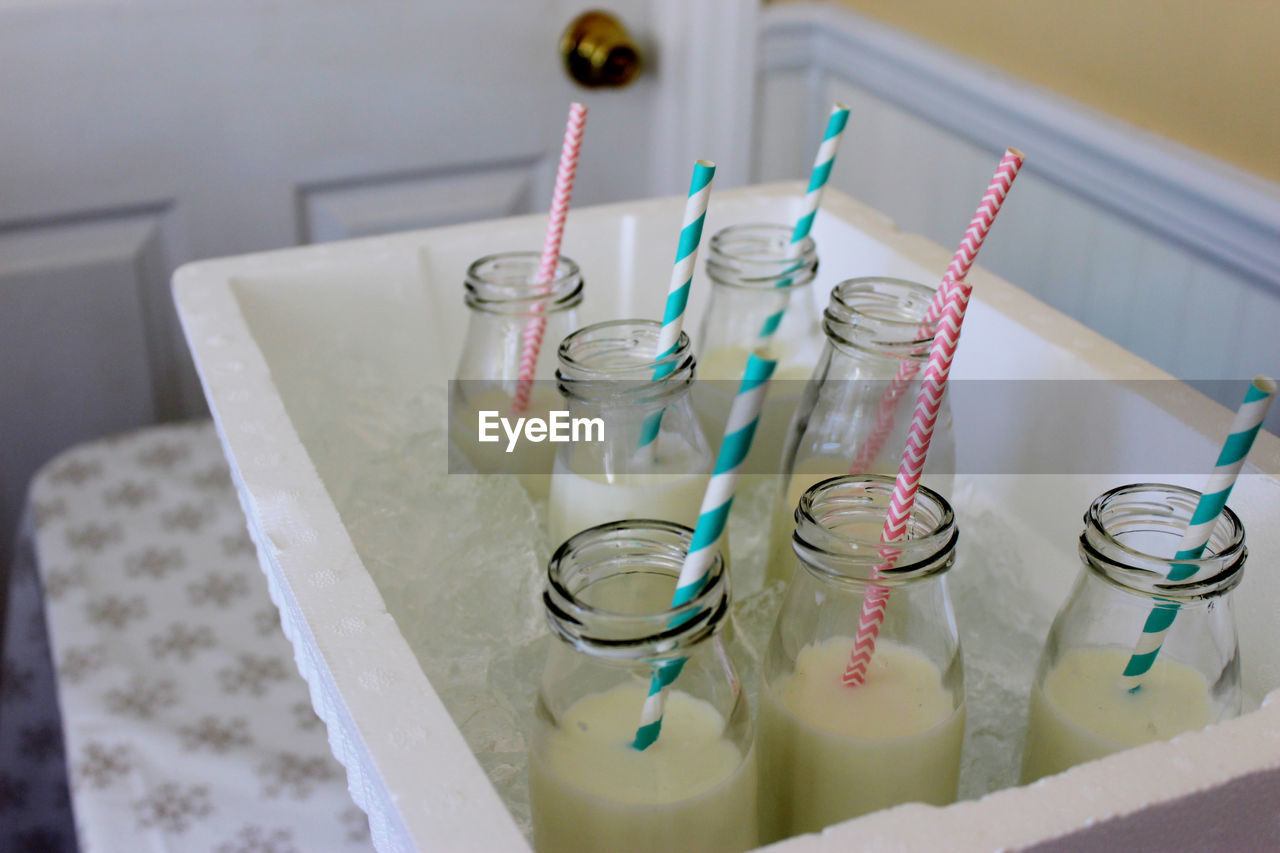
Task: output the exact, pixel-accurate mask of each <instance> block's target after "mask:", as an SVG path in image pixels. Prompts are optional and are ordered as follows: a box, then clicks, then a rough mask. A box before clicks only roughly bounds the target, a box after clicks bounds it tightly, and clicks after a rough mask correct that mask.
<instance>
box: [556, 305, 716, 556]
mask: <svg viewBox="0 0 1280 853" xmlns="http://www.w3.org/2000/svg"><path fill="white" fill-rule="evenodd" d="M660 329H661V324H659V323H657V322H655V321H650V320H614V321H610V322H607V323H598V324H596V325H594V326H588V327H586V328H584V329H581V330H579V331H578V332H575V333H574V334H572V335H570V336H568V337H567V338H565V340H564V342H563V343H562V344H561V346H560V351H559V358H560V369H559V371H558V372H557V374H556V377H557V381H558V384H559V388H560V392H561V394H562V395H563V396H564V401H565V404H566V405H567V406H568V408H569V412H570V415H571V416H572V417H578V418H598V419H599V420H600V421H601V422H602V424H603V427H602V433H603V434H602V435H601V436H599V438H600V440H595V436H593V437H592V440H590V441H578V442H574V443H569V444H561V445H559V452H558V454H557V457H556V461H555V467H554V472H555V473H554V475H553V476H552V483H551V493H550V501H549V503H548V507H547V519H548V528H549V530H548V532H549V533H550V535H551V541H552V545H553V546H555V545H558V544H560V543H561V542H564V541H565V540H567V539H568V538H569V537H571V536H573V535H574V534H575V533H577V532H579V531H581V530H585V529H586V528H588V527H592V526H594V525H597V524H601V523H603V522H607V521H620V520H622V519H626V518H657V519H663V520H666V521H674V522H676V523H678V524H684V525H687V526H690V527H692V526H694V525H695V524H696V523H697V520H698V509H699V507H700V506H701V503H702V494H703V492H704V491H705V489H706V485H707V479H708V478H709V477H710V474H711V464H712V458H711V448H710V446H709V444H708V443H707V440H706V438H705V436H704V435H703V432H702V428H701V427H700V426H699V424H698V420H697V418H696V417H694V415H693V409H692V406H691V405H690V402H689V390H690V387H691V385H692V382H693V377H694V369H695V362H694V358H693V354H692V350H691V347H690V345H689V338H688V336H687V335H684V334H681V336H680V340H679V341H678V343H677V344H676V348H675V350H674V351H673V352H672V353H670V354H669V355H667V356H665V357H664V358H662V359H657V358H655V357H654V352H655V351H656V349H657V341H658V332H659V330H660Z"/></svg>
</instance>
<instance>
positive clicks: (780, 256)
mask: <svg viewBox="0 0 1280 853" xmlns="http://www.w3.org/2000/svg"><path fill="white" fill-rule="evenodd" d="M791 234H792V229H791V228H790V227H788V226H782V225H763V224H750V225H734V226H730V227H729V228H724V229H722V230H720V231H719V232H717V233H716V234H715V235H714V236H713V237H712V238H711V240H710V243H709V248H708V253H707V262H706V271H707V277H708V278H709V279H710V280H711V299H710V302H709V304H708V306H707V311H706V313H705V314H704V315H703V319H702V325H701V326H700V328H699V330H698V348H699V349H698V352H699V355H700V356H701V358H702V368H703V370H702V373H703V376H704V377H705V378H711V379H725V380H736V379H737V378H738V377H739V376H740V375H741V370H742V364H743V363H745V361H746V354H747V353H748V352H749V351H751V350H752V349H754V348H755V347H757V346H759V345H760V344H761V342H763V341H764V340H766V339H767V340H769V341H770V342H771V343H772V345H773V349H774V356H775V357H776V358H778V359H779V361H780V363H781V364H782V366H783V367H784V369H785V368H786V367H787V366H788V365H790V366H803V367H806V368H809V367H812V366H813V364H814V363H815V362H816V361H817V356H818V352H817V346H816V342H817V341H819V340H820V338H819V337H818V335H817V329H816V328H815V327H816V325H817V311H816V308H815V306H814V302H813V287H812V286H811V285H812V283H813V279H814V275H815V274H816V271H817V268H818V256H817V251H816V249H815V247H814V243H813V240H812V239H811V238H809V237H805V238H803V239H801V240H799V241H796V242H792V241H791Z"/></svg>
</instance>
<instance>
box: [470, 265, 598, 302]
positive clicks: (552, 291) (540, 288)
mask: <svg viewBox="0 0 1280 853" xmlns="http://www.w3.org/2000/svg"><path fill="white" fill-rule="evenodd" d="M541 265H542V255H541V254H540V253H538V252H498V253H495V254H492V255H485V256H484V257H483V258H480V259H478V260H476V261H473V262H472V263H471V265H470V266H468V267H467V272H466V277H465V279H464V281H463V287H464V288H465V291H466V293H465V297H464V301H465V302H466V304H467V307H468V308H472V309H475V310H477V311H484V312H486V313H490V314H514V315H522V314H550V313H554V312H557V311H567V310H568V309H570V308H576V307H577V306H578V305H580V304H581V303H582V293H583V287H582V271H581V270H580V269H579V268H578V264H577V263H576V262H575V261H574V260H573V259H572V258H569V257H567V256H565V255H561V256H560V257H559V259H558V260H557V262H556V270H555V275H554V277H553V278H552V279H551V281H549V282H547V283H545V284H539V283H538V282H537V274H538V270H539V268H540V267H541Z"/></svg>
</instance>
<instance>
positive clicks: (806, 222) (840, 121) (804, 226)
mask: <svg viewBox="0 0 1280 853" xmlns="http://www.w3.org/2000/svg"><path fill="white" fill-rule="evenodd" d="M848 123H849V108H848V107H846V106H845V105H844V104H836V105H835V106H834V107H832V108H831V115H830V116H829V117H828V118H827V131H826V133H825V134H823V136H822V144H821V145H819V146H818V156H817V157H815V158H814V160H813V171H812V172H811V173H810V174H809V190H808V192H806V193H805V196H804V213H802V214H801V215H800V218H799V219H797V220H796V227H795V228H794V229H793V230H792V232H791V246H790V251H791V253H792V254H795V252H796V250H797V247H798V246H799V245H800V243H801V241H803V240H804V238H805V237H808V236H809V232H810V231H811V230H813V220H814V217H816V216H817V215H818V205H819V204H821V203H822V190H823V188H824V187H825V186H826V185H827V180H828V179H829V178H830V177H831V167H832V166H834V165H835V162H836V151H837V150H838V149H839V148H840V135H841V134H843V133H844V127H845V125H846V124H848ZM790 285H791V279H789V278H784V279H781V280H780V281H779V282H778V283H777V285H776V286H777V287H779V288H784V287H789V286H790ZM789 304H790V300H789V299H787V300H784V301H783V303H782V307H781V308H779V309H778V310H777V311H775V312H774V313H773V314H770V315H769V317H768V318H767V319H766V320H765V321H764V325H763V326H761V327H760V334H759V339H760V341H759V343H768V341H769V339H770V338H772V337H773V333H774V332H776V331H778V326H780V325H781V324H782V318H783V316H784V315H785V314H786V313H787V306H788V305H789Z"/></svg>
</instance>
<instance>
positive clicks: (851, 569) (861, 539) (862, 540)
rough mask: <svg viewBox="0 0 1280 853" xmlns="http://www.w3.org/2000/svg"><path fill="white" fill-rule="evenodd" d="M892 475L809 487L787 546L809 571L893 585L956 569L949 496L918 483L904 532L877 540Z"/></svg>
mask: <svg viewBox="0 0 1280 853" xmlns="http://www.w3.org/2000/svg"><path fill="white" fill-rule="evenodd" d="M893 491H894V478H892V477H884V476H879V475H858V476H843V477H832V478H831V479H829V480H823V481H822V482H821V483H818V484H816V485H814V486H812V487H811V488H810V489H809V490H808V491H806V492H805V493H804V495H802V496H801V498H800V503H799V505H798V506H797V507H796V511H795V519H796V529H795V532H794V533H793V534H792V537H791V547H792V549H793V550H794V551H795V553H796V556H798V557H799V558H800V562H801V564H802V565H803V566H804V567H805V568H806V569H808V570H809V571H810V572H812V573H814V574H817V575H819V576H820V577H823V578H824V579H828V580H834V581H837V582H845V583H852V584H858V585H862V584H866V583H868V582H871V581H874V582H875V583H876V584H877V585H880V586H895V585H902V584H905V583H911V582H914V581H917V580H920V579H922V578H926V577H932V576H934V575H937V574H940V573H942V572H945V571H947V570H948V569H950V568H951V566H953V565H954V564H955V553H956V543H957V542H958V541H959V536H960V534H959V531H958V529H957V528H956V519H955V513H954V512H953V511H952V509H951V504H949V503H948V502H947V499H946V498H944V497H943V496H942V495H940V494H938V493H937V492H935V491H934V490H932V489H930V488H928V487H926V486H919V487H918V489H917V491H916V499H915V504H914V506H913V508H912V512H911V516H910V518H909V519H908V520H907V529H906V535H905V536H904V537H903V538H902V539H901V540H897V541H895V542H892V543H885V542H883V541H882V540H881V538H880V537H881V533H882V532H883V529H884V522H885V517H886V515H887V514H888V511H889V505H890V503H891V501H892V498H893Z"/></svg>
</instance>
